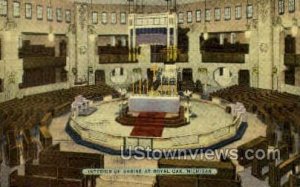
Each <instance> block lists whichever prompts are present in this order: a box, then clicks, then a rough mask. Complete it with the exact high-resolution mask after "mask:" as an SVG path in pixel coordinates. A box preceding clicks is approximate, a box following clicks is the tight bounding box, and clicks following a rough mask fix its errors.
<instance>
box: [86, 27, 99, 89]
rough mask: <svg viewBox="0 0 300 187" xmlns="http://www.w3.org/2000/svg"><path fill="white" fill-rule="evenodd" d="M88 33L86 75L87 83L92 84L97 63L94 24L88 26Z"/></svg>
mask: <svg viewBox="0 0 300 187" xmlns="http://www.w3.org/2000/svg"><path fill="white" fill-rule="evenodd" d="M88 34H89V37H88V38H89V40H88V59H89V61H88V67H87V75H88V84H89V85H94V84H95V73H94V70H95V67H96V64H97V63H98V60H97V58H96V57H97V54H96V52H97V49H96V48H97V47H96V39H97V37H98V35H97V32H96V29H95V27H94V25H89V26H88Z"/></svg>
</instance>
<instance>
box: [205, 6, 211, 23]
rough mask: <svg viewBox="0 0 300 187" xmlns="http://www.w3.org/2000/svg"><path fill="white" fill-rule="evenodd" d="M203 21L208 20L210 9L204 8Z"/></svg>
mask: <svg viewBox="0 0 300 187" xmlns="http://www.w3.org/2000/svg"><path fill="white" fill-rule="evenodd" d="M205 21H210V9H206V10H205Z"/></svg>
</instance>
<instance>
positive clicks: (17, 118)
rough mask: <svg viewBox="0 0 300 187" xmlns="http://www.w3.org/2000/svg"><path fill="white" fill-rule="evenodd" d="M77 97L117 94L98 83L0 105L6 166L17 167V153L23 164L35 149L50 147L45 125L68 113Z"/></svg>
mask: <svg viewBox="0 0 300 187" xmlns="http://www.w3.org/2000/svg"><path fill="white" fill-rule="evenodd" d="M77 95H83V96H84V97H86V98H89V99H95V100H102V99H103V98H104V96H106V95H114V97H117V96H118V92H117V91H116V90H114V89H113V88H111V87H109V86H107V85H105V84H99V85H93V86H82V87H74V88H70V89H65V90H58V91H52V92H48V93H43V94H37V95H31V96H26V97H24V98H22V99H14V100H10V101H7V102H4V103H1V104H0V127H1V128H0V129H1V130H0V139H1V144H2V145H3V147H4V156H3V157H5V159H3V160H5V162H6V164H7V165H8V166H10V167H14V166H17V165H19V164H20V154H21V153H23V154H22V155H23V156H24V159H25V161H27V160H30V159H36V158H37V157H38V150H39V149H44V148H46V147H48V146H50V145H51V144H52V143H51V142H52V136H51V134H50V133H49V132H48V126H49V125H50V123H51V121H52V118H54V117H58V116H61V115H64V114H66V113H68V112H70V109H71V102H72V101H73V99H74V97H75V96H77ZM38 134H39V136H38Z"/></svg>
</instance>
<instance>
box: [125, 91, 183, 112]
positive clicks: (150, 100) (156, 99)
mask: <svg viewBox="0 0 300 187" xmlns="http://www.w3.org/2000/svg"><path fill="white" fill-rule="evenodd" d="M128 106H129V112H166V113H178V112H179V108H180V98H179V96H165V97H163V96H146V95H134V96H131V97H130V98H129V99H128Z"/></svg>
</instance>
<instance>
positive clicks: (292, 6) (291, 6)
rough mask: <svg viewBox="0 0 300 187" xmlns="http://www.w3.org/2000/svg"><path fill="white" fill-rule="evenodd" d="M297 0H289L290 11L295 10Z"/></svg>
mask: <svg viewBox="0 0 300 187" xmlns="http://www.w3.org/2000/svg"><path fill="white" fill-rule="evenodd" d="M295 9H296V7H295V0H289V12H295Z"/></svg>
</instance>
